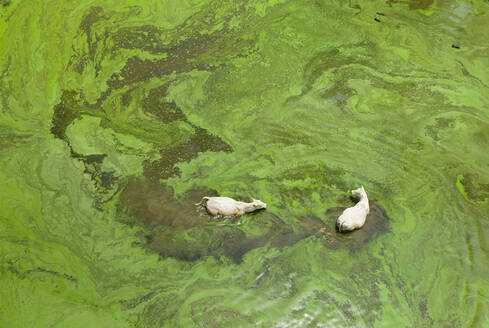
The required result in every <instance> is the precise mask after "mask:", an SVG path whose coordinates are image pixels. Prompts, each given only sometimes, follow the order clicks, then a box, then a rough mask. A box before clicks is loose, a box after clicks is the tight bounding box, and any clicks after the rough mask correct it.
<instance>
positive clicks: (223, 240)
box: [118, 179, 389, 263]
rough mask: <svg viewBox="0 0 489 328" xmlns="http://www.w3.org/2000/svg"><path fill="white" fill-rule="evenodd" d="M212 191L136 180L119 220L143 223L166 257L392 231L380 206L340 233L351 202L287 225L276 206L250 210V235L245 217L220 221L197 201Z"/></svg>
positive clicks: (359, 238)
mask: <svg viewBox="0 0 489 328" xmlns="http://www.w3.org/2000/svg"><path fill="white" fill-rule="evenodd" d="M214 195H216V192H215V191H212V190H205V189H200V190H192V191H189V192H188V193H186V194H185V195H184V196H183V197H182V198H181V199H179V200H176V199H175V198H174V195H173V191H172V190H171V189H170V188H168V187H166V186H164V185H161V184H159V183H157V182H151V181H147V180H141V179H132V180H130V181H129V182H128V184H127V186H126V188H125V189H124V190H123V192H122V193H121V197H120V204H119V207H118V213H119V220H120V221H121V222H123V223H125V224H129V225H137V226H140V227H142V228H143V231H144V236H143V238H141V240H142V241H141V243H142V245H143V246H144V247H146V248H147V249H149V250H151V251H152V252H156V253H158V254H160V255H161V256H162V257H174V258H177V259H180V260H184V261H195V260H198V259H200V258H201V257H204V256H216V257H219V256H227V257H229V258H230V259H232V261H233V262H234V263H240V262H241V261H242V258H243V256H244V255H245V254H246V253H247V252H249V251H251V250H253V249H255V248H258V247H263V246H268V247H273V248H278V249H281V248H283V247H287V246H292V245H294V244H296V243H297V242H299V241H301V240H302V239H304V238H308V237H310V236H312V235H316V236H318V237H319V238H320V239H321V241H322V243H323V245H324V246H325V247H327V248H330V249H336V248H339V247H341V246H347V247H351V248H359V247H361V246H362V245H364V244H366V243H368V242H369V241H371V240H373V239H375V238H377V237H378V236H380V235H381V234H383V233H385V232H387V231H389V224H388V221H389V220H388V218H387V216H386V215H385V212H384V211H383V210H382V209H381V208H380V207H379V206H377V205H372V206H371V211H370V214H369V216H368V217H367V221H366V223H365V226H364V227H363V228H362V229H360V230H357V231H354V232H351V233H346V234H345V233H338V232H336V231H335V229H334V226H335V222H336V218H337V217H338V216H339V215H340V214H341V213H342V211H343V210H344V209H345V208H346V207H337V208H330V209H328V210H327V211H326V222H323V221H321V220H320V219H319V218H315V217H306V216H304V217H300V218H299V219H298V220H297V222H296V223H295V224H287V223H285V222H284V221H283V220H282V219H280V218H279V217H278V216H277V215H275V214H273V213H272V212H270V211H259V212H256V213H252V214H248V215H250V216H251V217H252V218H251V220H249V222H248V223H247V225H251V226H252V227H253V228H254V229H255V230H257V231H259V233H258V234H257V236H253V237H250V236H247V235H246V233H245V231H243V229H241V228H240V227H239V224H238V223H239V222H240V218H236V219H231V220H218V219H215V218H213V217H210V216H208V215H207V214H206V212H205V211H203V210H198V209H197V208H196V206H195V204H196V203H198V202H199V201H200V200H201V199H202V197H203V196H214Z"/></svg>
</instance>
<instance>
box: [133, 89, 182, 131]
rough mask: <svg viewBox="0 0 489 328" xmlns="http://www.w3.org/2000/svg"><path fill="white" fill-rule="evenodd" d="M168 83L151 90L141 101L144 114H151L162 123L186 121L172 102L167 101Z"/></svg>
mask: <svg viewBox="0 0 489 328" xmlns="http://www.w3.org/2000/svg"><path fill="white" fill-rule="evenodd" d="M168 87H169V83H167V84H164V85H162V86H160V87H157V88H154V89H151V90H150V91H149V94H148V95H147V96H146V97H144V98H143V100H142V101H141V106H142V108H143V110H144V111H145V112H146V113H151V114H153V115H154V116H156V117H157V118H158V119H159V120H160V121H161V122H163V123H171V122H174V121H178V120H181V121H185V122H187V123H189V122H188V121H187V117H186V116H185V115H184V114H183V112H182V110H181V109H180V108H179V107H178V106H177V104H175V102H174V101H167V100H166V99H165V97H166V96H167V95H168Z"/></svg>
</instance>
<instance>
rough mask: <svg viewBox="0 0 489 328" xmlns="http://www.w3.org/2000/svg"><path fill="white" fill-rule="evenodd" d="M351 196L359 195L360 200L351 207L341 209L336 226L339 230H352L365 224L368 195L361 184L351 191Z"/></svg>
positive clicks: (367, 211) (368, 209) (368, 208)
mask: <svg viewBox="0 0 489 328" xmlns="http://www.w3.org/2000/svg"><path fill="white" fill-rule="evenodd" d="M351 193H352V195H353V196H358V197H360V201H359V202H358V203H356V204H355V206H353V207H349V208H347V209H346V210H344V211H343V213H342V214H341V215H340V217H339V218H338V220H337V221H336V226H337V227H338V231H339V232H345V231H352V230H355V229H360V228H361V227H363V225H364V224H365V220H366V219H367V214H368V213H369V212H370V207H369V204H368V197H367V193H366V192H365V189H363V186H362V187H361V188H358V189H355V190H352V191H351Z"/></svg>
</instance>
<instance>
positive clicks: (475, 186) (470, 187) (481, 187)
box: [458, 173, 489, 203]
mask: <svg viewBox="0 0 489 328" xmlns="http://www.w3.org/2000/svg"><path fill="white" fill-rule="evenodd" d="M484 180H485V179H484V178H482V177H481V176H479V175H477V174H472V173H465V174H463V175H462V176H461V177H459V179H458V183H459V185H460V186H461V187H462V188H463V191H464V192H465V193H466V195H467V197H468V198H469V200H472V201H474V202H480V203H483V202H485V201H486V200H487V199H489V182H487V183H485V181H484Z"/></svg>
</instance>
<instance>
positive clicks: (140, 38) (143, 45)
mask: <svg viewBox="0 0 489 328" xmlns="http://www.w3.org/2000/svg"><path fill="white" fill-rule="evenodd" d="M165 32H166V31H165V30H163V29H159V28H157V27H156V26H153V25H143V26H133V27H122V28H120V29H118V30H117V31H115V32H113V33H112V34H111V36H110V37H111V38H112V40H113V41H114V43H115V44H116V45H117V47H118V48H123V49H139V50H143V51H147V52H149V53H152V54H161V53H165V52H167V51H168V46H167V45H164V44H163V42H164V40H163V39H162V36H163V35H164V33H165Z"/></svg>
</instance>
